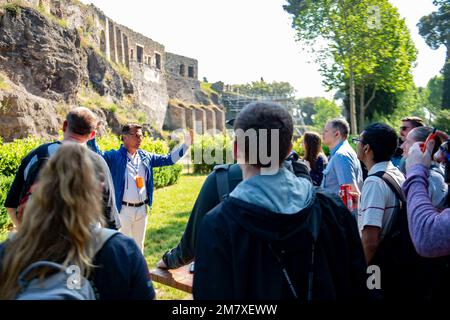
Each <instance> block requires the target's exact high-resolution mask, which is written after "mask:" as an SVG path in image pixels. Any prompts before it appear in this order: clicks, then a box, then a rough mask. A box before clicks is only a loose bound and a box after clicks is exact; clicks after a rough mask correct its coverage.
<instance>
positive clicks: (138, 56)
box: [136, 45, 144, 63]
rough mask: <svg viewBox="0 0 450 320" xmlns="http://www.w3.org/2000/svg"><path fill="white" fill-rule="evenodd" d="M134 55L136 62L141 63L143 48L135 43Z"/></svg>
mask: <svg viewBox="0 0 450 320" xmlns="http://www.w3.org/2000/svg"><path fill="white" fill-rule="evenodd" d="M136 55H137V57H136V58H137V62H139V63H142V61H143V60H142V58H143V56H144V48H143V47H141V46H138V45H136Z"/></svg>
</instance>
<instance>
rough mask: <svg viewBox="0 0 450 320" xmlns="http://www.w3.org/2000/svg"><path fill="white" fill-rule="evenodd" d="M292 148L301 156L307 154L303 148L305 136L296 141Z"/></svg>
mask: <svg viewBox="0 0 450 320" xmlns="http://www.w3.org/2000/svg"><path fill="white" fill-rule="evenodd" d="M292 149H293V150H294V151H295V152H297V154H298V155H299V156H300V157H304V156H305V150H304V149H303V137H300V138H298V139H297V140H295V141H294V143H293V147H292Z"/></svg>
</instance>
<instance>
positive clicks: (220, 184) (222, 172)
mask: <svg viewBox="0 0 450 320" xmlns="http://www.w3.org/2000/svg"><path fill="white" fill-rule="evenodd" d="M230 166H231V164H220V165H216V166H214V172H215V173H216V185H217V195H218V196H219V200H220V202H222V201H223V200H224V199H225V198H226V196H228V194H229V193H230V184H229V183H228V171H229V169H230Z"/></svg>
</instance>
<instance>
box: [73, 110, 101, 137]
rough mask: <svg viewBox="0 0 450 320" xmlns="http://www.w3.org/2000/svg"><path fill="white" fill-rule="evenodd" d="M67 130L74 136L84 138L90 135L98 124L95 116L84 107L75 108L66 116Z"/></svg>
mask: <svg viewBox="0 0 450 320" xmlns="http://www.w3.org/2000/svg"><path fill="white" fill-rule="evenodd" d="M66 121H67V129H68V130H69V131H70V132H71V133H74V134H77V135H80V136H85V135H88V134H91V132H93V131H94V130H95V129H96V127H97V123H98V119H97V117H96V116H95V114H94V113H93V112H92V111H91V110H89V109H88V108H85V107H77V108H75V109H73V110H71V111H70V112H69V113H68V114H67V116H66Z"/></svg>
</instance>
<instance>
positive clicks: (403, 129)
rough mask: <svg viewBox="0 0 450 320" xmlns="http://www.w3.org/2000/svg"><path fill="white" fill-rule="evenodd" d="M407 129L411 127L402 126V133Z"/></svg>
mask: <svg viewBox="0 0 450 320" xmlns="http://www.w3.org/2000/svg"><path fill="white" fill-rule="evenodd" d="M406 129H409V127H408V126H401V127H400V131H405V130H406Z"/></svg>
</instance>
